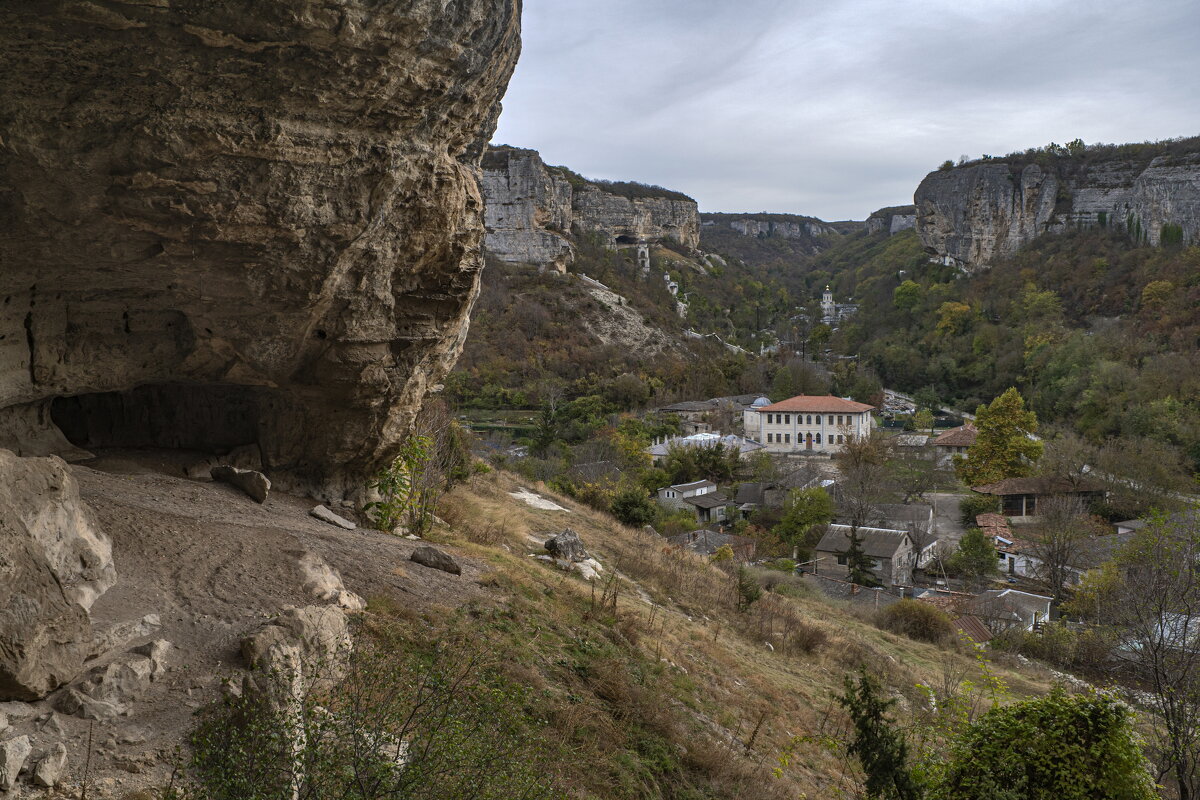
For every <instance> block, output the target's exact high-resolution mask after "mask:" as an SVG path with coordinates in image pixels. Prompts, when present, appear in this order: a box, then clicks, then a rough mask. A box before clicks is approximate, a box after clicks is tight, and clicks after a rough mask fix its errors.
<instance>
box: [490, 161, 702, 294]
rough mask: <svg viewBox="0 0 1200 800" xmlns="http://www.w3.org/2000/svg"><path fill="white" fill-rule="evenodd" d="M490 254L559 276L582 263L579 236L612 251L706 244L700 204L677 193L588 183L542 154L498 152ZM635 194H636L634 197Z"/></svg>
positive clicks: (492, 194) (493, 176)
mask: <svg viewBox="0 0 1200 800" xmlns="http://www.w3.org/2000/svg"><path fill="white" fill-rule="evenodd" d="M482 185H483V193H484V198H485V203H486V212H485V213H486V218H485V219H486V225H487V239H486V248H487V251H488V253H490V254H491V255H493V256H494V257H496V258H497V259H499V260H501V261H506V262H509V263H521V264H535V265H537V266H538V267H540V268H547V267H548V268H551V269H555V270H557V271H559V272H563V271H565V270H566V267H567V265H569V264H570V263H572V262H573V261H574V259H575V248H574V245H573V243H572V238H573V237H574V236H581V235H588V234H591V235H594V236H596V237H598V238H599V240H600V242H601V243H602V244H604V245H606V246H609V247H615V246H619V245H623V244H633V243H635V242H639V241H655V240H662V239H673V240H675V241H676V242H678V243H680V244H682V245H683V246H685V247H688V248H691V249H695V248H696V247H698V246H699V244H700V222H699V213H698V210H697V206H696V201H695V200H692V199H691V198H688V197H685V196H683V195H680V194H678V193H676V192H669V191H666V190H656V189H655V188H653V187H644V186H637V187H636V192H628V193H623V192H622V190H621V187H622V186H632V185H626V184H604V183H594V182H591V181H587V180H585V179H583V178H581V177H579V176H578V175H575V174H574V173H571V172H570V171H568V170H566V169H563V168H561V167H549V166H547V165H546V163H545V162H544V161H542V158H541V156H540V155H539V154H538V153H537V151H535V150H525V149H521V148H515V147H496V148H492V149H491V150H489V151H488V153H487V155H486V156H485V158H484V162H483V182H482ZM631 195H632V196H631Z"/></svg>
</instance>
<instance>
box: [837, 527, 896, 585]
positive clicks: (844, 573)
mask: <svg viewBox="0 0 1200 800" xmlns="http://www.w3.org/2000/svg"><path fill="white" fill-rule="evenodd" d="M850 532H851V526H850V525H830V526H829V528H828V530H826V531H825V535H824V536H822V537H821V541H820V542H818V543H817V546H816V547H815V548H814V550H815V553H816V559H817V568H816V571H817V572H818V573H820V574H822V575H828V576H831V577H834V578H845V577H848V576H849V575H850V565H849V564H848V563H847V560H846V551H847V550H849V549H850ZM857 533H858V538H859V540H860V541H861V543H862V550H863V553H865V554H866V556H867V558H869V559H871V572H872V573H873V574H874V575H875V577H876V578H877V579H878V580H879V582H880V583H882V584H884V585H885V586H895V585H897V584H900V585H909V584H911V583H912V573H913V568H914V567H915V566H916V564H917V553H916V550H915V548H914V547H913V541H912V537H911V536H910V535H909V533H908V531H902V530H891V529H889V528H859V529H858V532H857Z"/></svg>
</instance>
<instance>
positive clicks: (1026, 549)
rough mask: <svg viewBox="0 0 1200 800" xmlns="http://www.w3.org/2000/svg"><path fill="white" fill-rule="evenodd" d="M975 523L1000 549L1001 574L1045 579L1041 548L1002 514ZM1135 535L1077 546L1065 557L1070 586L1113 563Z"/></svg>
mask: <svg viewBox="0 0 1200 800" xmlns="http://www.w3.org/2000/svg"><path fill="white" fill-rule="evenodd" d="M975 524H976V526H978V528H979V529H980V530H981V531H983V533H984V535H986V536H987V537H988V538H990V539H991V540H992V542H993V543H994V544H995V546H996V556H997V558H998V559H999V564H998V565H997V566H998V567H999V569H1000V572H1001V573H1003V574H1006V575H1011V576H1013V577H1015V578H1028V579H1030V580H1035V581H1037V580H1045V578H1046V575H1045V574H1044V573H1045V570H1044V569H1043V562H1042V559H1041V558H1039V557H1038V545H1037V544H1036V543H1035V542H1031V541H1029V540H1026V539H1021V538H1019V537H1017V536H1014V535H1013V532H1012V530H1011V529H1010V528H1009V525H1008V520H1007V519H1005V517H1004V515H1002V514H995V513H990V514H980V515H979V516H977V517H976V518H975ZM1132 536H1133V534H1132V533H1129V532H1125V533H1113V534H1109V535H1108V536H1094V537H1090V538H1087V539H1084V540H1082V541H1080V542H1079V543H1078V545H1077V546H1076V547H1075V552H1073V553H1071V554H1069V556H1068V557H1067V558H1064V561H1065V562H1066V563H1064V564H1063V565H1062V568H1063V571H1064V573H1065V578H1066V582H1067V584H1068V585H1078V584H1079V583H1080V581H1082V580H1083V576H1084V575H1086V574H1087V573H1088V572H1089V571H1090V570H1093V569H1096V568H1098V567H1100V566H1101V565H1102V564H1104V562H1105V561H1109V560H1111V559H1112V558H1113V557H1115V556H1116V554H1117V552H1118V551H1119V550H1120V548H1121V547H1123V546H1124V545H1125V544H1127V543H1128V542H1129V540H1130V539H1131V538H1132Z"/></svg>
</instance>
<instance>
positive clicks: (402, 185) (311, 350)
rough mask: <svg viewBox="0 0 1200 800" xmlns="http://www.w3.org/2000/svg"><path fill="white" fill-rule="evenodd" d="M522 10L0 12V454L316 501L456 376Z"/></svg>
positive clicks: (272, 7) (378, 455) (226, 2)
mask: <svg viewBox="0 0 1200 800" xmlns="http://www.w3.org/2000/svg"><path fill="white" fill-rule="evenodd" d="M519 28H520V0H457V2H453V3H444V2H442V3H436V2H410V3H401V4H398V5H397V4H391V5H389V4H379V3H376V2H370V1H368V0H341V1H340V2H338V3H318V2H306V1H305V2H296V1H295V0H206V2H203V3H196V2H182V3H181V2H171V3H168V2H130V3H86V2H81V3H64V4H51V3H41V2H37V3H7V4H4V6H3V8H2V9H0V63H2V64H4V66H5V80H4V81H3V82H0V228H2V229H3V235H2V236H0V264H3V268H0V446H6V447H11V448H14V449H16V450H18V451H19V452H21V453H22V454H25V455H31V454H39V453H41V452H46V451H56V450H59V449H60V448H61V446H63V445H64V444H65V443H64V442H63V441H62V440H61V435H60V434H59V433H58V430H57V428H56V427H55V426H54V425H53V424H52V422H57V423H59V427H61V428H63V429H64V430H66V429H70V430H71V431H73V432H74V434H75V438H77V439H78V440H79V441H77V442H76V443H77V444H81V445H82V446H85V447H86V446H103V445H106V444H115V445H130V446H141V445H166V446H178V447H199V448H202V449H213V448H218V449H219V448H228V447H233V446H235V445H238V444H257V445H259V446H260V448H261V450H262V453H263V457H264V462H265V465H266V468H267V471H268V472H269V473H270V474H271V477H272V478H273V479H275V480H277V481H280V482H281V483H282V484H283V485H285V486H288V485H294V486H300V487H309V488H311V489H312V490H313V491H316V492H320V493H324V494H340V493H342V492H343V491H353V490H354V489H353V487H358V486H361V483H362V478H363V476H365V475H368V474H370V473H371V472H373V471H375V470H376V469H377V468H378V467H379V466H380V465H382V464H385V463H387V462H388V461H390V460H391V458H392V457H393V456H394V455H395V452H396V448H397V446H398V442H399V439H400V437H401V435H402V434H403V433H404V432H405V430H406V429H407V426H408V423H409V421H410V420H411V419H412V417H413V415H414V414H415V412H416V410H417V409H418V407H419V405H420V403H421V401H422V399H423V397H424V395H425V392H426V389H427V387H428V386H429V385H431V384H435V383H437V382H438V381H439V380H440V379H441V377H442V375H443V374H444V372H445V371H446V370H447V369H448V367H449V366H450V365H451V364H452V363H453V361H454V359H455V357H456V356H457V354H458V352H459V350H460V348H461V345H462V340H463V338H464V336H465V335H466V330H467V324H468V315H469V312H470V308H471V304H472V303H473V301H474V298H475V296H476V294H477V292H478V274H479V270H480V268H481V266H482V257H481V252H480V245H481V242H482V238H483V219H482V209H483V201H482V197H481V196H480V192H479V187H478V175H479V172H478V161H479V158H480V155H481V153H482V151H483V148H484V146H485V144H486V142H487V141H488V139H489V138H490V135H491V133H492V131H493V130H494V128H495V122H496V118H497V115H498V114H499V100H500V97H501V96H502V95H503V94H504V90H505V87H506V85H507V83H508V79H509V77H510V75H511V73H512V69H513V66H514V64H515V62H516V58H517V53H518V50H519Z"/></svg>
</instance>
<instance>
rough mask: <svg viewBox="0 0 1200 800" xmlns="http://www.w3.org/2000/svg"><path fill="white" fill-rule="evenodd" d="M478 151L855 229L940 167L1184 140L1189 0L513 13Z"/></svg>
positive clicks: (1193, 68)
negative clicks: (487, 143)
mask: <svg viewBox="0 0 1200 800" xmlns="http://www.w3.org/2000/svg"><path fill="white" fill-rule="evenodd" d="M524 2H525V18H524V34H523V38H524V50H523V53H522V56H521V60H520V63H519V64H518V65H517V71H516V75H515V76H514V77H513V80H512V83H511V85H510V86H509V90H508V94H507V96H506V97H505V99H504V106H505V109H504V113H503V115H502V116H501V118H500V127H499V130H498V131H497V132H496V136H495V139H494V141H495V142H497V143H504V144H512V145H518V146H521V147H532V148H534V149H536V150H540V151H541V153H542V156H543V157H544V158H545V159H546V160H547V161H548V162H549V163H551V164H563V165H566V166H568V167H571V168H572V169H574V170H575V171H577V172H580V173H582V174H584V175H586V176H588V177H593V178H608V179H615V180H638V181H642V182H643V183H655V184H659V185H662V186H666V187H668V188H671V189H678V190H680V191H683V192H686V193H688V194H690V195H692V196H693V197H695V198H696V199H697V200H699V201H700V208H701V210H703V211H778V212H789V213H797V214H810V215H813V216H817V217H821V218H823V219H826V220H835V219H863V218H865V217H866V216H867V215H868V214H869V213H871V212H872V211H874V210H875V209H877V208H880V207H882V206H887V205H899V204H904V203H910V202H912V193H913V190H914V189H915V188H916V186H917V183H919V182H920V180H921V178H922V177H923V176H924V175H925V174H926V173H927V172H929V171H930V170H932V169H934V168H936V167H937V165H938V164H940V163H941V162H942V161H944V160H946V159H947V158H954V159H957V158H958V157H959V156H960V155H963V154H967V155H970V156H972V157H977V156H979V155H981V154H984V153H990V154H993V155H1001V154H1004V153H1008V152H1011V151H1014V150H1023V149H1025V148H1027V147H1032V146H1036V145H1042V144H1046V143H1047V142H1050V141H1055V142H1060V143H1062V142H1066V141H1069V140H1071V139H1074V138H1076V137H1079V138H1082V139H1083V140H1084V141H1085V142H1127V141H1143V140H1147V139H1152V140H1154V139H1164V138H1172V137H1176V136H1192V135H1197V134H1200V86H1198V80H1200V0H1119V1H1110V0H1070V2H1067V1H1066V0H1062V1H1060V0H524Z"/></svg>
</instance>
